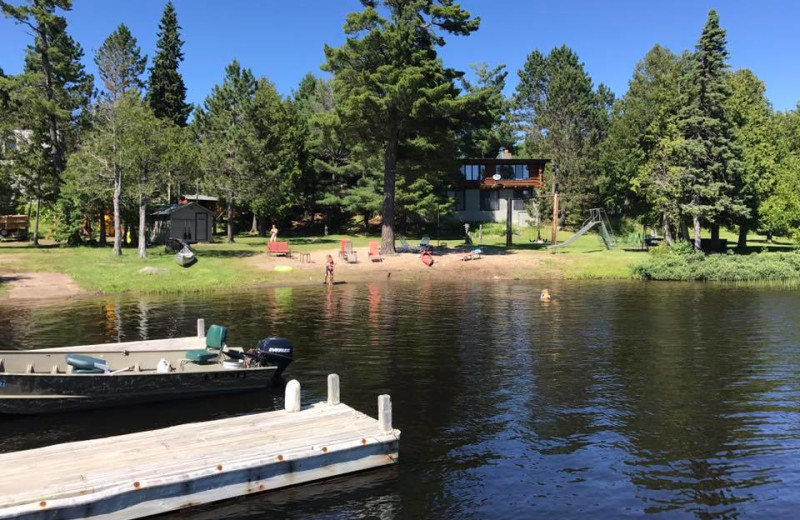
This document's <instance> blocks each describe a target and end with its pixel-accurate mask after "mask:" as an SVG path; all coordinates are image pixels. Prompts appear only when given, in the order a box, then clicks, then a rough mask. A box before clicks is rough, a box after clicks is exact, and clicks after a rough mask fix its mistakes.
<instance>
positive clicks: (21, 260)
mask: <svg viewBox="0 0 800 520" xmlns="http://www.w3.org/2000/svg"><path fill="white" fill-rule="evenodd" d="M490 229H495V228H490ZM498 229H500V228H498ZM485 231H486V228H485ZM542 233H543V235H544V234H545V230H544V228H543V229H542ZM430 236H431V238H432V241H431V242H432V243H433V244H434V245H436V244H437V237H436V236H435V234H431V235H430ZM473 236H474V235H473ZM535 236H536V233H535V231H533V232H532V233H529V232H528V229H527V228H523V230H522V232H521V234H520V235H519V236H514V238H513V241H514V245H513V246H512V251H513V252H515V253H517V254H519V255H526V256H531V257H534V258H536V259H537V260H538V265H537V266H536V267H520V266H518V265H515V262H514V258H513V257H512V256H509V267H508V272H509V275H510V276H511V277H513V278H520V279H530V278H564V279H631V278H633V277H634V274H633V271H632V268H633V266H635V265H639V264H641V263H642V262H644V261H645V260H647V259H648V258H650V256H651V255H648V254H647V253H646V252H644V251H642V250H641V249H639V247H638V244H624V243H618V244H617V247H616V248H615V249H614V250H613V251H607V250H606V249H605V247H604V246H603V243H602V241H601V240H600V238H599V236H598V235H597V234H596V233H589V234H586V235H584V236H582V237H580V238H579V239H578V240H576V241H575V242H573V243H572V244H570V246H568V247H565V248H563V249H559V250H557V251H555V252H554V251H553V250H552V249H549V248H548V247H547V246H546V245H545V244H535V243H533V242H532V241H531V238H534V237H535ZM571 236H572V233H570V232H565V231H562V232H559V235H558V240H559V241H564V240H566V239H567V238H569V237H571ZM279 238H280V239H283V240H285V239H286V238H285V237H279ZM723 238H729V239H731V240H735V235H733V234H729V235H728V236H726V235H725V234H724V233H723ZM342 239H347V240H351V241H352V242H353V246H354V247H356V248H359V249H363V248H366V247H367V245H368V243H369V242H370V241H372V240H379V237H377V236H366V235H330V236H327V237H321V236H316V237H314V236H312V237H290V238H288V240H289V242H290V244H291V248H292V251H293V252H295V253H301V252H312V251H320V250H325V249H338V247H339V242H340V240H342ZM216 240H217V243H214V244H198V245H197V246H195V249H196V251H197V253H198V259H199V261H198V262H197V264H196V265H194V266H192V267H191V268H188V269H185V268H181V267H179V266H178V265H176V264H175V262H174V259H173V255H172V254H167V253H164V248H163V246H158V247H152V248H149V249H148V258H147V259H145V260H139V259H138V258H137V256H136V249H135V248H126V249H124V250H123V255H122V257H114V256H113V255H112V254H111V248H110V247H88V246H86V247H65V246H57V245H56V246H46V247H42V248H39V249H33V248H32V247H30V245H29V244H24V243H4V244H2V245H0V271H11V272H14V271H16V272H22V271H50V272H59V273H65V274H68V275H69V276H71V277H72V278H73V279H74V280H75V281H76V282H77V283H78V284H79V285H80V286H81V287H82V288H84V289H87V290H90V291H101V292H106V293H119V292H149V293H180V292H203V291H214V290H224V289H232V288H236V287H247V286H253V285H261V284H286V285H290V284H298V283H308V282H309V276H310V275H309V272H308V271H300V270H295V271H294V272H292V273H276V272H274V271H270V270H267V269H261V268H258V267H255V266H253V265H251V263H250V260H251V259H252V257H253V256H255V255H262V254H265V253H264V252H265V250H266V247H265V244H266V242H267V238H265V237H252V236H246V235H240V236H237V237H236V242H235V243H233V244H227V243H224V237H216ZM407 240H408V242H409V243H411V244H413V245H416V244H418V243H419V240H420V237H419V236H415V237H407ZM438 241H441V242H443V243H446V244H447V246H448V247H449V248H467V247H468V248H475V247H481V248H482V249H484V251H485V252H486V254H497V255H503V254H505V253H507V249H506V247H505V235H504V234H502V233H499V232H495V233H487V232H484V237H483V242H482V244H477V243H476V244H473V245H472V246H467V245H466V244H464V242H463V235H462V236H455V235H450V236H442V237H439V239H438ZM476 242H477V239H476ZM748 245H749V248H750V249H751V250H753V251H761V250H762V249H763V248H764V247H765V246H766V247H768V248H770V250H776V251H782V250H786V251H789V250H791V249H792V247H793V245H792V244H790V243H785V242H778V243H775V244H770V245H768V244H766V241H765V239H764V238H763V237H757V236H755V237H752V239H751V240H750V242H749V244H748ZM715 256H721V255H715ZM751 256H755V255H751ZM757 256H764V257H766V258H770V257H772V256H773V254H772V253H768V254H766V255H757ZM776 256H777V255H776ZM733 258H734V259H735V258H747V257H741V256H739V255H736V256H734V257H733ZM289 262H291V261H289ZM760 265H761V264H760ZM770 265H771V264H770ZM143 267H156V268H160V269H163V270H165V272H164V273H163V274H143V273H140V272H139V271H140V270H141V269H142V268H143ZM736 272H737V273H739V272H740V271H736ZM757 272H761V271H757ZM769 272H770V273H771V272H772V271H769ZM764 273H767V271H764ZM637 275H638V276H640V277H641V276H642V275H641V273H637ZM737 276H739V275H737ZM770 276H773V275H770ZM676 279H678V278H676ZM680 279H692V278H689V277H687V278H680ZM733 279H741V278H733ZM7 290H8V286H7V284H0V295H2V294H3V292H4V291H7Z"/></svg>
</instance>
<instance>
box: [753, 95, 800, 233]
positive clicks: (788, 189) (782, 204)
mask: <svg viewBox="0 0 800 520" xmlns="http://www.w3.org/2000/svg"><path fill="white" fill-rule="evenodd" d="M773 122H774V135H775V140H774V143H775V145H776V151H777V160H776V165H775V171H774V175H773V176H772V178H771V179H770V180H769V184H770V187H769V195H768V196H767V197H766V198H765V199H764V200H763V201H762V202H761V204H760V206H759V208H758V214H759V220H760V224H761V227H762V228H763V229H764V230H765V231H766V232H767V239H768V240H771V238H772V235H773V234H781V235H786V236H793V237H794V238H795V239H796V240H798V239H800V175H799V174H798V172H800V103H799V104H798V106H797V108H796V109H795V110H791V111H787V112H784V113H778V114H776V116H775V117H774V119H773Z"/></svg>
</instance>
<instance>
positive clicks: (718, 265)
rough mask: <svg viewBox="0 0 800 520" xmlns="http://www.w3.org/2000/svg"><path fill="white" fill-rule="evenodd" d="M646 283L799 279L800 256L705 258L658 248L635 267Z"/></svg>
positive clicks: (702, 255) (691, 252) (687, 252)
mask: <svg viewBox="0 0 800 520" xmlns="http://www.w3.org/2000/svg"><path fill="white" fill-rule="evenodd" d="M632 270H633V273H634V275H636V276H637V277H639V278H643V279H645V280H675V281H681V280H682V281H689V280H698V281H727V282H746V281H762V280H766V281H770V280H771V281H782V280H798V279H800V253H797V252H793V253H758V254H751V255H705V254H703V253H701V252H699V251H691V250H690V249H687V247H686V246H684V247H683V248H682V249H681V250H671V249H669V248H666V247H664V248H662V247H658V248H655V249H654V250H653V252H652V253H651V254H650V255H649V257H648V259H647V260H646V261H644V262H642V263H639V264H637V265H635V266H633V268H632Z"/></svg>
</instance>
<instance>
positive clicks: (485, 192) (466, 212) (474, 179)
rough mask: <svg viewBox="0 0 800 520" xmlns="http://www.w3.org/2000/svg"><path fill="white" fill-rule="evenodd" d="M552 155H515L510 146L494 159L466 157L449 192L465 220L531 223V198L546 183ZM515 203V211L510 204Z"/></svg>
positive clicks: (516, 223) (459, 217)
mask: <svg viewBox="0 0 800 520" xmlns="http://www.w3.org/2000/svg"><path fill="white" fill-rule="evenodd" d="M548 162H549V160H548V159H515V158H513V157H512V156H511V153H510V152H509V151H508V150H503V151H501V154H500V157H498V158H494V159H464V160H463V161H462V162H461V168H460V171H459V172H458V173H457V174H456V175H455V176H454V179H453V189H452V190H451V191H450V192H449V195H450V196H451V197H452V198H453V199H455V217H456V218H457V219H458V220H459V221H461V222H506V221H508V219H509V218H510V219H511V222H512V223H513V224H515V225H518V226H521V225H525V224H527V223H528V221H529V220H530V214H529V213H528V207H529V204H528V202H529V201H530V200H532V199H533V198H535V197H536V195H537V192H538V190H539V189H540V188H541V187H542V184H543V178H544V167H545V165H546V164H547V163H548ZM509 204H511V208H510V209H511V211H509V207H508V205H509Z"/></svg>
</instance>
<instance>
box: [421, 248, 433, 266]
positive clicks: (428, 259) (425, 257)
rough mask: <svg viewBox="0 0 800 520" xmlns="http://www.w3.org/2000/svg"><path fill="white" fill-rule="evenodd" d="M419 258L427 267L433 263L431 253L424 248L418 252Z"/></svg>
mask: <svg viewBox="0 0 800 520" xmlns="http://www.w3.org/2000/svg"><path fill="white" fill-rule="evenodd" d="M419 259H420V260H422V263H423V264H425V265H427V266H428V267H430V266H432V265H433V255H432V254H431V252H430V251H428V250H425V251H423V252H422V253H420V255H419Z"/></svg>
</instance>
